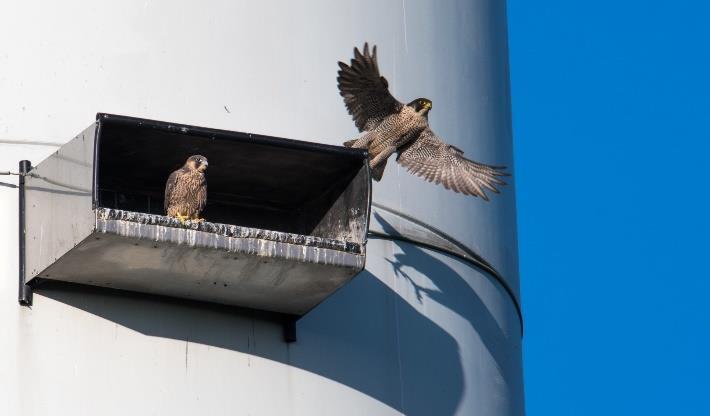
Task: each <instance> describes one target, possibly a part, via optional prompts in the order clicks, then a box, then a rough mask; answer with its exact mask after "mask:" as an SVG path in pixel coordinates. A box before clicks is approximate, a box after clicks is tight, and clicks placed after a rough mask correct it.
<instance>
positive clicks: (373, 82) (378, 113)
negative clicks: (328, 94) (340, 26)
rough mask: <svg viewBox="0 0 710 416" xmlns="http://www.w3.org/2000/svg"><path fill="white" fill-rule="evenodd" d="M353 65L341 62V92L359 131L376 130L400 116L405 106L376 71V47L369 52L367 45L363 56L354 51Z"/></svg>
mask: <svg viewBox="0 0 710 416" xmlns="http://www.w3.org/2000/svg"><path fill="white" fill-rule="evenodd" d="M354 55H355V57H354V58H353V59H352V60H351V61H350V65H348V64H346V63H343V62H338V65H339V66H340V71H338V89H339V90H340V95H341V96H342V97H343V100H344V101H345V106H346V107H347V108H348V112H349V113H350V114H351V115H352V116H353V120H354V121H355V125H356V126H357V128H358V129H359V130H360V131H365V130H373V129H374V128H375V127H377V125H379V124H380V123H381V122H382V119H384V118H385V117H386V116H388V115H390V114H394V113H398V112H399V111H400V110H401V109H402V106H403V104H402V103H400V102H399V101H397V100H396V99H395V98H394V97H393V96H392V94H390V92H389V89H388V87H389V86H388V84H387V80H386V79H385V77H383V76H381V75H380V70H379V68H378V67H377V46H373V47H372V53H370V51H369V47H368V45H367V43H365V46H364V47H363V50H362V53H361V52H360V51H359V50H358V49H357V48H355V51H354Z"/></svg>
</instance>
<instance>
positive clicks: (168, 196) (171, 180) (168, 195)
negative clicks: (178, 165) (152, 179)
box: [163, 169, 180, 212]
mask: <svg viewBox="0 0 710 416" xmlns="http://www.w3.org/2000/svg"><path fill="white" fill-rule="evenodd" d="M179 174H180V169H178V170H176V171H174V172H173V173H171V174H170V176H168V181H167V182H166V183H165V201H164V202H163V207H164V208H165V212H168V207H169V206H170V203H171V202H172V197H173V191H174V190H175V185H176V184H177V181H178V176H179Z"/></svg>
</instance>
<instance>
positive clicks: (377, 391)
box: [0, 0, 524, 416]
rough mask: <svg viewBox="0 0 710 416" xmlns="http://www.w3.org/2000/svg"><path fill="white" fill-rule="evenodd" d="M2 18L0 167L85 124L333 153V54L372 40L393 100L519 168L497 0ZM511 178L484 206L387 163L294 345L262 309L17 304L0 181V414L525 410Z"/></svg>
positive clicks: (163, 6)
mask: <svg viewBox="0 0 710 416" xmlns="http://www.w3.org/2000/svg"><path fill="white" fill-rule="evenodd" d="M4 8H7V9H8V10H3V13H0V39H2V41H0V42H1V44H2V47H0V91H2V94H3V100H0V146H2V149H3V151H2V152H1V153H0V171H8V170H12V171H16V170H17V164H18V161H20V160H23V159H27V160H30V161H32V162H33V163H35V164H36V163H39V162H41V161H42V160H43V159H44V158H46V157H47V156H49V155H50V154H52V153H53V152H54V151H55V150H56V147H55V146H52V145H51V143H47V142H52V143H59V144H62V143H64V142H66V141H68V140H70V139H71V138H72V137H73V136H74V135H75V134H76V133H78V132H80V131H81V130H82V129H84V128H85V127H86V126H87V125H88V124H89V123H90V122H91V121H92V120H94V117H95V114H96V113H97V112H106V113H114V114H123V115H127V116H135V117H142V118H149V119H156V120H165V121H171V122H177V123H184V124H191V125H198V126H205V127H211V128H217V129H225V130H235V131H242V132H250V133H258V134H264V135H271V136H278V137H286V138H293V139H299V140H308V141H314V142H321V143H328V144H342V142H343V141H345V140H347V139H351V138H354V137H356V136H357V134H358V132H357V130H356V128H355V126H354V124H353V122H352V120H351V118H350V116H349V115H348V113H347V111H346V109H345V106H344V105H343V101H342V98H341V97H340V95H339V93H338V90H337V87H336V73H337V70H338V66H337V61H344V62H349V60H350V58H351V57H352V54H353V47H354V46H358V47H362V45H363V43H364V42H366V41H367V42H369V43H370V45H373V44H374V45H377V49H378V60H379V67H380V71H381V72H382V75H383V76H385V77H386V78H387V79H388V81H389V86H390V91H391V92H392V94H393V95H394V96H395V97H396V98H398V99H399V100H400V101H403V102H409V101H411V100H413V99H415V98H417V97H426V98H429V99H431V100H432V102H433V109H432V111H431V113H430V115H429V121H430V123H431V125H432V128H433V129H434V131H435V132H436V133H437V134H439V135H440V136H441V137H442V138H444V139H445V140H446V141H447V142H448V143H451V144H453V145H455V146H456V147H458V148H460V149H462V150H464V151H465V152H466V155H467V156H468V157H471V158H473V159H475V160H477V161H480V162H483V163H488V164H493V165H504V166H507V167H508V170H509V171H510V172H511V173H512V172H513V169H512V167H513V154H512V136H511V119H510V92H509V76H508V55H507V53H508V52H507V29H506V12H505V2H504V1H498V0H458V1H454V0H452V1H446V2H430V1H424V0H421V1H410V0H406V1H380V0H358V1H339V2H333V1H328V0H320V1H317V0H311V1H302V2H293V1H263V2H256V1H215V2H190V1H183V0H180V1H145V0H141V1H132V0H131V1H123V2H120V3H118V2H103V1H101V2H92V3H86V2H79V1H65V2H41V3H40V2H34V1H29V2H18V3H15V4H14V5H13V6H12V9H9V6H7V5H6V6H4ZM166 175H167V173H166ZM514 178H515V177H514V176H512V177H511V178H506V180H507V182H508V185H507V186H504V187H503V188H502V189H501V193H500V194H499V195H496V194H493V195H491V200H490V202H485V201H483V200H481V199H479V198H474V197H470V196H463V195H460V194H456V193H454V192H451V191H448V190H446V189H444V188H443V187H441V186H437V185H434V184H430V183H427V182H425V181H423V180H422V179H420V178H418V177H415V176H413V175H411V174H409V173H407V172H406V171H405V170H404V169H403V168H402V167H400V166H399V165H398V164H397V163H395V162H394V160H391V161H390V163H389V165H388V166H387V170H386V172H385V175H384V179H383V180H382V181H381V182H378V183H373V197H372V199H373V211H372V212H373V213H372V216H371V219H370V228H371V231H372V233H371V235H370V238H369V241H368V243H367V260H366V270H365V271H364V272H362V273H361V274H359V275H358V276H357V277H355V278H354V279H353V280H352V281H351V282H350V283H348V284H347V285H346V286H344V287H343V288H342V289H340V290H339V291H337V292H336V293H335V294H334V295H332V296H331V297H329V298H328V299H326V301H325V302H323V303H322V304H320V305H319V306H318V307H316V308H315V309H314V310H312V311H311V312H309V313H308V314H307V315H305V316H304V317H303V318H302V319H300V320H299V321H298V324H297V330H298V341H297V342H295V343H290V344H288V343H285V342H284V341H283V338H282V332H281V331H282V328H281V326H280V325H279V324H278V323H275V322H274V321H273V320H271V319H266V318H264V317H262V316H261V314H260V313H257V312H249V311H235V310H233V309H229V308H223V307H215V306H211V305H209V304H201V303H196V302H184V301H178V300H175V301H174V300H170V299H166V298H157V297H151V296H147V295H134V294H120V293H119V294H117V293H115V291H106V290H99V289H93V288H90V287H64V286H62V287H51V288H47V289H41V288H39V289H38V290H36V291H35V293H34V304H33V306H32V307H31V308H28V307H22V306H18V303H17V279H16V276H17V270H18V260H17V259H18V243H17V241H18V236H17V231H16V230H17V229H18V208H17V207H18V190H17V189H16V188H15V187H14V184H17V177H16V176H2V177H0V181H2V182H3V183H0V209H1V211H0V212H1V213H2V215H0V229H2V230H4V233H3V236H2V237H0V241H1V242H2V248H3V249H2V250H0V271H1V274H2V276H3V278H2V279H0V295H1V297H0V300H1V302H0V327H1V328H2V330H3V334H4V335H3V336H2V337H0V414H3V415H48V414H52V415H65V414H66V415H68V414H72V415H74V414H80V415H95V414H101V415H127V414H136V415H143V414H174V415H183V414H184V415H192V414H210V415H234V414H240V415H396V414H407V415H451V414H457V415H492V416H507V415H516V416H517V415H523V414H524V401H523V382H522V364H521V337H522V317H521V313H520V308H519V305H520V303H519V302H520V301H519V290H518V288H519V284H518V264H517V240H516V215H515V189H514V184H513V182H514ZM62 220H67V221H69V220H71V219H69V218H65V219H62V218H57V219H56V221H62ZM476 256H480V259H483V260H484V261H485V262H486V264H489V265H490V267H487V266H486V265H485V264H483V265H482V264H481V260H480V259H479V258H478V257H476Z"/></svg>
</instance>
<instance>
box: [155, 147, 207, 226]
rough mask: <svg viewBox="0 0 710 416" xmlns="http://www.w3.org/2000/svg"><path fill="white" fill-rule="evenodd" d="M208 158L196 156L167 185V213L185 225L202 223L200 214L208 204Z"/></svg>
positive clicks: (190, 158) (189, 159)
mask: <svg viewBox="0 0 710 416" xmlns="http://www.w3.org/2000/svg"><path fill="white" fill-rule="evenodd" d="M207 165H208V163H207V158H206V157H204V156H202V155H194V156H190V157H189V158H187V161H186V162H185V165H183V167H181V168H180V169H178V170H176V171H175V172H173V173H171V174H170V176H169V177H168V182H167V183H166V184H165V212H166V213H167V214H168V216H169V217H175V218H177V219H178V220H180V222H181V223H184V222H185V221H186V220H194V221H202V218H200V213H201V212H202V210H203V209H204V208H205V204H206V203H207V179H206V178H205V170H206V169H207Z"/></svg>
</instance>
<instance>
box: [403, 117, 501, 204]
mask: <svg viewBox="0 0 710 416" xmlns="http://www.w3.org/2000/svg"><path fill="white" fill-rule="evenodd" d="M397 162H399V163H400V164H401V165H402V166H404V167H405V168H407V170H408V171H409V172H412V173H414V174H415V175H418V176H421V177H423V178H424V179H426V180H427V181H429V182H436V183H437V184H439V183H440V184H442V185H444V187H445V188H446V189H451V190H453V191H455V192H460V193H462V194H465V195H473V196H478V197H481V198H483V199H484V200H486V201H488V196H487V195H486V192H485V189H488V190H490V191H493V192H495V193H498V192H499V191H498V189H496V185H505V182H503V181H502V180H501V179H500V178H499V176H510V175H509V174H507V173H505V172H503V171H502V169H505V168H504V167H501V166H489V165H484V164H482V163H478V162H474V161H472V160H469V159H466V158H465V157H464V156H463V151H462V150H461V149H458V148H456V147H454V146H452V145H449V144H446V143H444V142H443V141H442V140H441V139H440V138H439V137H438V136H437V135H436V134H434V132H433V131H431V129H430V128H429V127H427V128H426V129H424V130H423V131H422V132H421V134H420V135H419V137H417V138H416V139H415V140H412V142H411V143H410V144H409V145H407V146H405V147H404V148H402V150H401V151H400V152H399V156H397Z"/></svg>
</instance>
